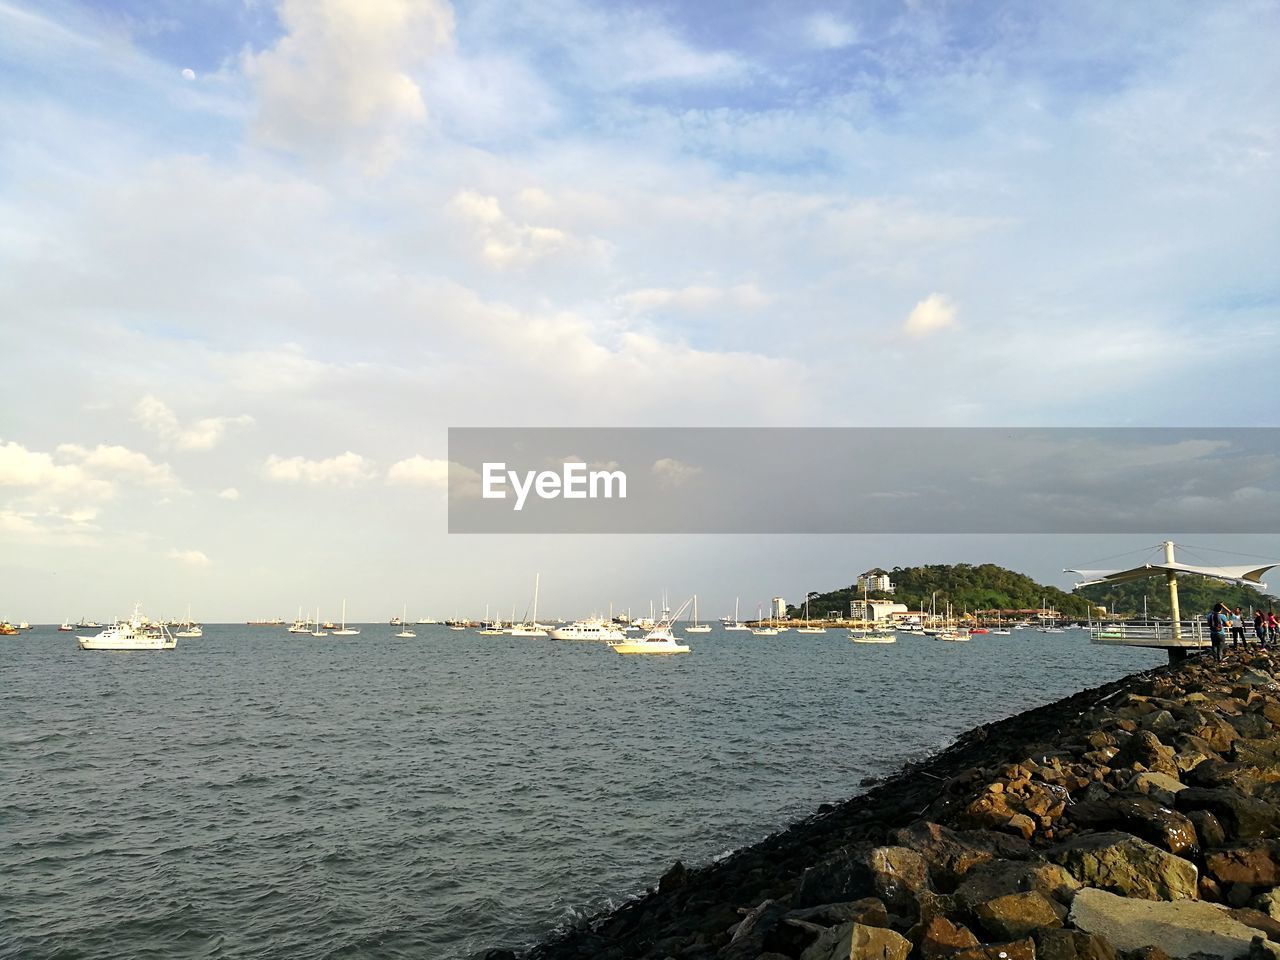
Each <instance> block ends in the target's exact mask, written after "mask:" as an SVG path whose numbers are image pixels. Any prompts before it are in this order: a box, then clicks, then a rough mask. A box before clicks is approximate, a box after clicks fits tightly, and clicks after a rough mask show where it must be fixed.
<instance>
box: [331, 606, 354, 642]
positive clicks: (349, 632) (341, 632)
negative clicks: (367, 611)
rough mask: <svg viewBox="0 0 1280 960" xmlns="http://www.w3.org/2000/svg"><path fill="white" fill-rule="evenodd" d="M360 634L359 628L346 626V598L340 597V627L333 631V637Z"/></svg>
mask: <svg viewBox="0 0 1280 960" xmlns="http://www.w3.org/2000/svg"><path fill="white" fill-rule="evenodd" d="M359 635H360V631H359V630H350V629H348V628H347V598H346V597H343V598H342V628H341V629H339V630H335V631H333V636H335V637H356V636H359Z"/></svg>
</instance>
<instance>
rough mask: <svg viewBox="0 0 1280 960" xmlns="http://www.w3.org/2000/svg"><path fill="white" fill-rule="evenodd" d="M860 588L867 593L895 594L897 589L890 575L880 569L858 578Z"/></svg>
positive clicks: (869, 571)
mask: <svg viewBox="0 0 1280 960" xmlns="http://www.w3.org/2000/svg"><path fill="white" fill-rule="evenodd" d="M858 588H859V589H861V590H865V591H866V592H867V593H893V591H894V589H895V587H894V585H893V581H892V580H890V579H889V575H888V574H887V573H885V572H884V571H883V570H881V569H879V568H876V569H874V570H868V571H867V572H866V573H864V574H862V576H860V577H858Z"/></svg>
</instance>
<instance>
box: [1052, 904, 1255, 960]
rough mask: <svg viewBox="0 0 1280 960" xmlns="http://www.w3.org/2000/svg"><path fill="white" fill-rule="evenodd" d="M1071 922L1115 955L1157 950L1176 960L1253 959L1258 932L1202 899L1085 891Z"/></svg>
mask: <svg viewBox="0 0 1280 960" xmlns="http://www.w3.org/2000/svg"><path fill="white" fill-rule="evenodd" d="M1070 922H1071V924H1072V925H1073V926H1075V927H1076V928H1077V929H1079V930H1083V931H1085V932H1086V933H1093V934H1097V935H1099V936H1102V937H1105V938H1106V940H1107V941H1108V942H1110V943H1111V944H1112V945H1113V946H1114V947H1115V948H1116V949H1117V950H1120V951H1129V950H1138V949H1141V948H1142V947H1148V946H1155V947H1158V948H1159V949H1161V950H1163V951H1164V952H1165V953H1166V954H1167V955H1168V956H1169V957H1171V958H1173V960H1205V958H1206V957H1221V958H1223V960H1232V958H1244V957H1248V956H1249V951H1250V945H1251V944H1252V942H1253V939H1254V937H1255V936H1256V931H1255V930H1253V929H1252V928H1251V927H1247V926H1245V925H1244V924H1243V923H1241V922H1240V921H1238V920H1233V919H1232V918H1231V917H1230V916H1228V915H1227V912H1226V911H1225V910H1223V909H1222V908H1221V907H1218V906H1215V905H1213V904H1211V903H1203V902H1201V901H1198V900H1177V901H1174V902H1172V903H1163V902H1156V901H1151V900H1134V899H1131V898H1128V897H1119V896H1116V895H1115V894H1112V893H1107V892H1106V891H1104V890H1095V889H1092V888H1088V887H1086V888H1085V889H1084V890H1081V891H1080V892H1079V893H1077V894H1076V898H1075V900H1074V901H1073V902H1072V904H1071V915H1070Z"/></svg>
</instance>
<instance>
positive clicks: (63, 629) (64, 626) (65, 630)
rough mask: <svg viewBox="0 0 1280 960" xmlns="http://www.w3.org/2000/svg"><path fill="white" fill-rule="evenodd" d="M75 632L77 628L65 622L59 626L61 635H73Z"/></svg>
mask: <svg viewBox="0 0 1280 960" xmlns="http://www.w3.org/2000/svg"><path fill="white" fill-rule="evenodd" d="M74 631H75V627H73V626H72V625H71V624H69V623H67V621H65V620H63V621H62V623H60V624H58V632H59V633H72V632H74Z"/></svg>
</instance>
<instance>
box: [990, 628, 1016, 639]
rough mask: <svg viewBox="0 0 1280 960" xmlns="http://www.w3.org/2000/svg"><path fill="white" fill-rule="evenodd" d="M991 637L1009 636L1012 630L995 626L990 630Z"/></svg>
mask: <svg viewBox="0 0 1280 960" xmlns="http://www.w3.org/2000/svg"><path fill="white" fill-rule="evenodd" d="M991 635H992V636H993V637H1009V636H1012V635H1013V631H1012V630H1006V629H1005V628H1004V627H996V628H995V629H994V630H992V631H991Z"/></svg>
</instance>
